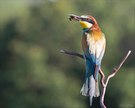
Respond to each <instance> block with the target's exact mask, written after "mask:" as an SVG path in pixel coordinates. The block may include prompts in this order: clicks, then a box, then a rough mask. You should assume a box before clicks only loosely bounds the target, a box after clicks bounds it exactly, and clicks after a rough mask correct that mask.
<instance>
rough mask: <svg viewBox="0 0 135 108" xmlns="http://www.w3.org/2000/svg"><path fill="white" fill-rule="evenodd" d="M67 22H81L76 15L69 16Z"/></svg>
mask: <svg viewBox="0 0 135 108" xmlns="http://www.w3.org/2000/svg"><path fill="white" fill-rule="evenodd" d="M69 20H70V21H72V20H74V21H81V17H80V16H77V15H74V14H70V15H69Z"/></svg>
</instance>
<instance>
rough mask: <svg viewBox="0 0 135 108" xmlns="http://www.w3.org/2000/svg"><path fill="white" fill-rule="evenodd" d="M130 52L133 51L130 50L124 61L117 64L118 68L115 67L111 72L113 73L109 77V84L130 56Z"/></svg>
mask: <svg viewBox="0 0 135 108" xmlns="http://www.w3.org/2000/svg"><path fill="white" fill-rule="evenodd" d="M130 53H131V51H130V50H129V51H128V53H127V54H126V56H125V57H124V58H123V59H122V61H121V62H120V64H119V65H118V66H117V68H114V69H113V71H112V72H111V74H110V75H109V76H108V77H107V80H106V85H107V84H108V81H109V79H110V78H112V77H114V76H115V75H116V73H117V72H118V71H119V69H120V68H121V67H122V65H123V64H124V62H125V61H126V59H127V58H128V56H129V55H130Z"/></svg>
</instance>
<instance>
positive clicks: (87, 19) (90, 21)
mask: <svg viewBox="0 0 135 108" xmlns="http://www.w3.org/2000/svg"><path fill="white" fill-rule="evenodd" d="M81 19H82V21H87V22H89V23H91V24H95V22H94V21H93V20H92V19H89V18H81Z"/></svg>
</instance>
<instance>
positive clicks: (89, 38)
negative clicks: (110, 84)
mask: <svg viewBox="0 0 135 108" xmlns="http://www.w3.org/2000/svg"><path fill="white" fill-rule="evenodd" d="M69 19H70V20H74V21H78V22H79V23H80V25H81V27H82V29H83V33H82V49H83V52H84V58H85V62H86V79H85V82H84V84H83V86H82V89H81V91H80V93H81V94H82V95H84V96H90V105H92V99H93V97H98V96H99V87H98V86H99V85H98V73H99V70H100V66H101V61H102V58H103V55H104V52H105V47H106V39H105V35H104V33H103V32H102V31H101V29H100V27H99V26H98V23H97V21H96V20H95V18H94V17H93V16H89V15H82V16H77V15H74V14H71V15H70V17H69Z"/></svg>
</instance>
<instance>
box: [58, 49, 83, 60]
mask: <svg viewBox="0 0 135 108" xmlns="http://www.w3.org/2000/svg"><path fill="white" fill-rule="evenodd" d="M60 52H61V53H64V54H67V55H72V56H77V57H80V58H82V59H84V57H83V55H82V54H79V53H76V52H69V51H66V50H60Z"/></svg>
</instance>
